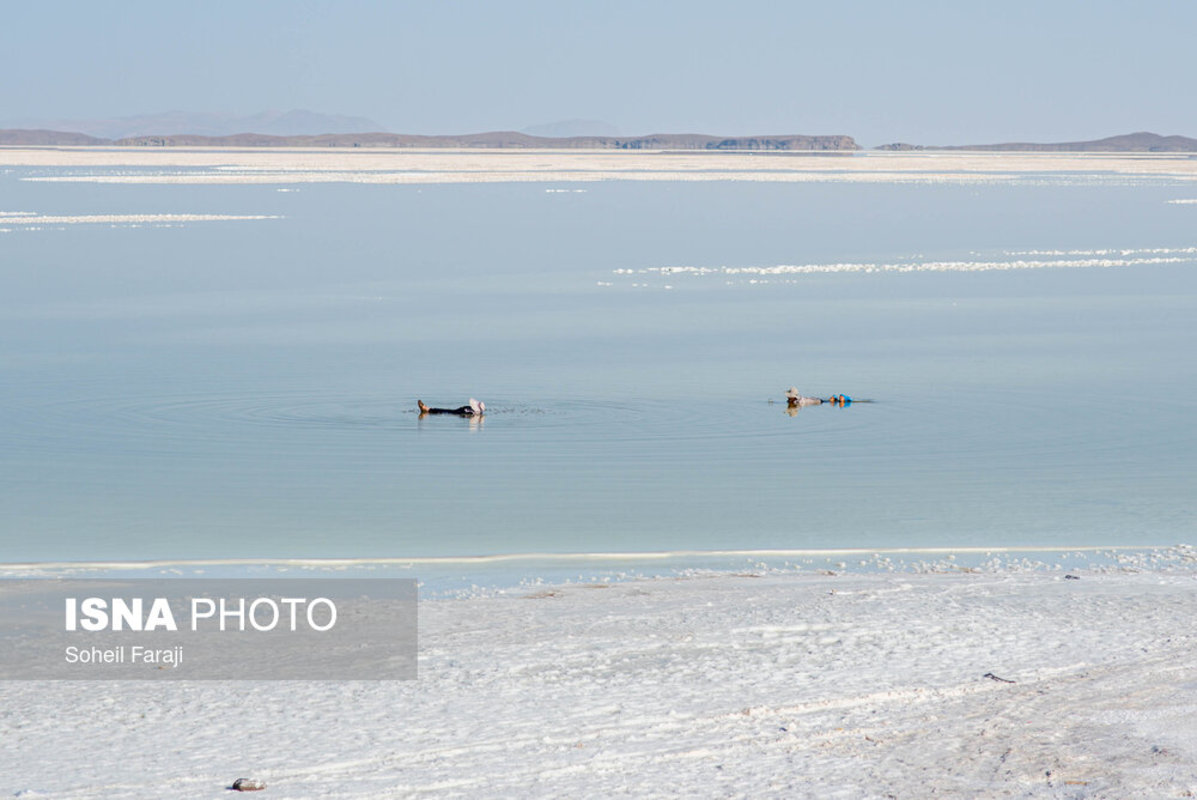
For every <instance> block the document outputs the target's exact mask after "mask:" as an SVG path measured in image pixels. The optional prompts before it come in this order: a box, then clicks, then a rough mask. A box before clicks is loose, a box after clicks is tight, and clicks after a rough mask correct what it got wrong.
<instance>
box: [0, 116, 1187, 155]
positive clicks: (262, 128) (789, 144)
mask: <svg viewBox="0 0 1197 800" xmlns="http://www.w3.org/2000/svg"><path fill="white" fill-rule="evenodd" d="M105 126H109V127H105ZM155 126H160V127H155ZM242 126H244V127H242ZM609 127H610V126H608V125H607V123H604V122H599V121H596V120H567V121H564V122H557V123H549V124H546V125H539V126H533V127H531V128H527V129H525V130H524V131H519V132H517V131H497V132H491V133H473V134H464V135H460V136H426V135H420V134H402V133H386V132H373V133H371V132H366V131H368V130H369V129H370V128H374V129H375V130H377V126H375V124H374V123H373V122H371V121H370V120H368V119H364V118H362V117H338V116H330V115H327V114H317V113H314V112H310V111H287V112H265V113H263V114H256V115H254V116H251V117H233V116H229V115H220V114H183V113H179V112H171V113H168V114H156V115H152V116H146V117H126V118H124V119H121V120H107V121H105V120H99V121H96V120H93V121H91V122H89V123H88V124H87V129H86V130H84V129H82V128H65V129H63V128H54V127H49V128H47V127H29V128H24V127H22V128H10V129H7V130H5V129H0V146H10V147H12V146H18V147H19V146H26V147H36V146H42V147H68V146H85V145H92V146H102V145H107V146H116V147H379V148H429V149H436V148H483V149H499V148H505V149H546V150H552V149H557V150H749V151H811V150H814V151H834V152H854V151H857V150H860V149H861V148H860V146H859V145H857V144H856V141H855V140H854V139H853V138H852V137H851V136H803V135H796V134H787V135H782V136H707V135H704V134H687V133H660V134H652V135H649V136H619V135H615V134H613V133H604V132H603V131H604V130H606V129H608V128H609ZM172 129H174V130H178V131H181V132H178V133H170V132H164V131H170V130H172ZM229 129H233V132H231V133H215V132H213V131H222V130H229ZM237 129H240V130H237ZM101 130H123V131H137V132H136V133H130V134H124V135H120V136H110V135H101V134H99V133H97V131H101ZM246 131H253V132H252V133H251V132H246ZM280 131H289V132H288V133H280ZM296 131H298V132H296ZM533 131H536V132H538V133H533ZM579 131H590V133H586V134H581V133H578V132H579ZM549 134H555V135H549ZM565 134H568V135H565ZM876 149H877V150H885V151H945V150H946V151H953V150H969V151H995V152H1142V153H1176V152H1197V139H1190V138H1188V137H1186V136H1160V135H1158V134H1155V133H1146V132H1142V133H1130V134H1126V135H1123V136H1111V137H1108V138H1106V139H1096V140H1093V141H1086V142H1058V143H1054V144H1037V143H1031V142H1010V143H1006V144H979V145H918V144H905V143H897V144H887V145H882V146H881V147H878V148H876Z"/></svg>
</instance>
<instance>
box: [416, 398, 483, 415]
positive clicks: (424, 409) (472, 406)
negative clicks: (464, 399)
mask: <svg viewBox="0 0 1197 800" xmlns="http://www.w3.org/2000/svg"><path fill="white" fill-rule="evenodd" d="M416 405H417V406H419V407H420V416H421V417H426V416H428V415H429V414H454V415H456V416H458V417H481V416H482V415H483V414H484V413H486V403H483V402H482V401H481V400H475V399H474V398H472V397H471V398H470V402H469V405H464V406H460V407H458V408H430V407H429V406H426V405H424V401H423V400H417V401H416Z"/></svg>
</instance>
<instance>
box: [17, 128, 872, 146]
mask: <svg viewBox="0 0 1197 800" xmlns="http://www.w3.org/2000/svg"><path fill="white" fill-rule="evenodd" d="M0 145H9V146H14V145H24V146H74V145H110V146H116V147H394V148H487V149H489V148H510V149H537V148H541V149H564V150H587V149H589V150H844V151H855V150H859V149H860V146H859V145H857V144H856V142H855V141H854V140H853V139H852V137H851V136H798V135H785V136H731V137H727V136H705V135H702V134H688V133H682V134H672V133H670V134H653V135H651V136H571V137H565V138H551V137H546V136H530V135H528V134H526V133H517V132H514V131H510V132H509V131H502V132H494V133H473V134H466V135H463V136H421V135H416V134H402V133H328V134H321V135H317V136H268V135H265V134H260V133H241V134H235V135H232V136H200V135H195V134H178V135H153V136H133V137H126V138H121V139H102V138H99V137H94V136H87V135H84V134H80V133H67V132H62V131H52V130H0Z"/></svg>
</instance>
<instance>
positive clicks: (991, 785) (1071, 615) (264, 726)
mask: <svg viewBox="0 0 1197 800" xmlns="http://www.w3.org/2000/svg"><path fill="white" fill-rule="evenodd" d="M1077 576H1079V578H1080V580H1068V579H1065V577H1064V575H1063V574H1062V573H1060V572H1058V571H1051V572H1044V571H1029V572H1005V571H1004V572H997V573H992V574H960V573H957V574H927V575H910V574H901V575H889V574H880V575H877V574H874V575H793V574H791V575H763V576H760V577H754V576H750V575H745V576H740V577H733V576H723V577H717V578H692V579H683V580H648V581H636V582H630V583H623V584H616V585H603V584H599V585H591V586H586V585H569V586H560V585H559V586H551V587H541V588H540V589H539V590H537V591H524V592H522V593H518V594H508V595H505V596H495V597H488V598H475V599H466V600H436V601H422V602H421V608H420V625H421V663H420V678H419V679H418V680H417V681H409V682H378V683H372V682H357V683H323V682H279V683H271V682H255V683H238V682H225V683H204V682H193V683H147V682H135V681H127V682H114V683H94V682H86V681H77V682H17V681H10V682H6V683H4V684H3V685H0V709H3V710H2V711H0V796H13V795H17V796H38V795H42V796H50V797H55V798H64V799H66V800H77V799H78V798H98V797H103V798H106V799H109V800H125V799H126V798H128V799H131V798H143V797H171V798H180V799H182V800H186V799H187V798H211V797H216V796H219V795H223V794H224V793H225V791H224V789H225V787H227V786H228V785H229V783H230V782H231V781H232V780H233V779H234V778H236V777H238V776H241V775H244V774H249V773H252V775H253V777H255V778H260V779H262V780H265V781H266V783H267V784H268V785H269V786H270V791H272V792H275V793H277V794H279V795H280V796H285V797H345V798H378V797H408V796H425V795H432V796H454V797H483V796H485V797H528V798H541V797H544V798H556V797H662V796H669V797H787V798H864V797H870V798H871V797H886V796H896V797H929V796H942V797H970V798H997V797H1029V798H1038V797H1042V798H1059V797H1068V798H1099V797H1182V796H1190V795H1188V794H1187V793H1189V792H1194V791H1197V634H1195V633H1194V631H1193V627H1192V619H1193V617H1194V614H1195V613H1197V572H1194V571H1193V566H1192V565H1191V564H1190V565H1189V566H1188V567H1187V568H1185V569H1176V570H1170V571H1163V572H1120V571H1109V572H1104V573H1102V572H1092V571H1085V572H1080V573H1077ZM313 657H314V658H315V657H319V655H318V654H317V653H314V654H313ZM987 676H993V677H987ZM999 679H1000V680H999ZM1005 681H1012V682H1010V683H1007V682H1005ZM80 743H90V744H89V745H88V749H87V751H86V758H83V757H80V758H63V757H62V754H63V753H71V752H79V748H80V747H81V746H83V745H81V744H80Z"/></svg>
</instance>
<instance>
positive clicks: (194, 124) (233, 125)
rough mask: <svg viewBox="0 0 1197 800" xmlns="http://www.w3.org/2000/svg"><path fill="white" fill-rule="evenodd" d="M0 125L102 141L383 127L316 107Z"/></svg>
mask: <svg viewBox="0 0 1197 800" xmlns="http://www.w3.org/2000/svg"><path fill="white" fill-rule="evenodd" d="M0 127H3V128H10V129H11V128H20V129H25V130H43V131H71V132H72V133H82V134H86V135H87V136H90V137H93V138H95V139H100V140H116V139H130V138H136V137H139V136H163V135H175V134H194V135H199V136H231V135H234V134H239V133H251V132H252V133H260V134H267V135H270V136H312V135H316V134H322V133H357V132H361V131H380V130H383V127H382V126H381V125H379V124H378V123H377V122H374V121H373V120H369V119H366V118H365V117H344V116H338V115H336V114H320V113H318V112H315V111H305V110H303V109H292V110H291V111H263V112H261V113H258V114H251V115H249V116H238V115H236V114H215V113H196V112H190V111H166V112H164V113H161V114H144V115H141V116H136V117H115V118H111V119H76V120H62V119H20V120H0Z"/></svg>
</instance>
